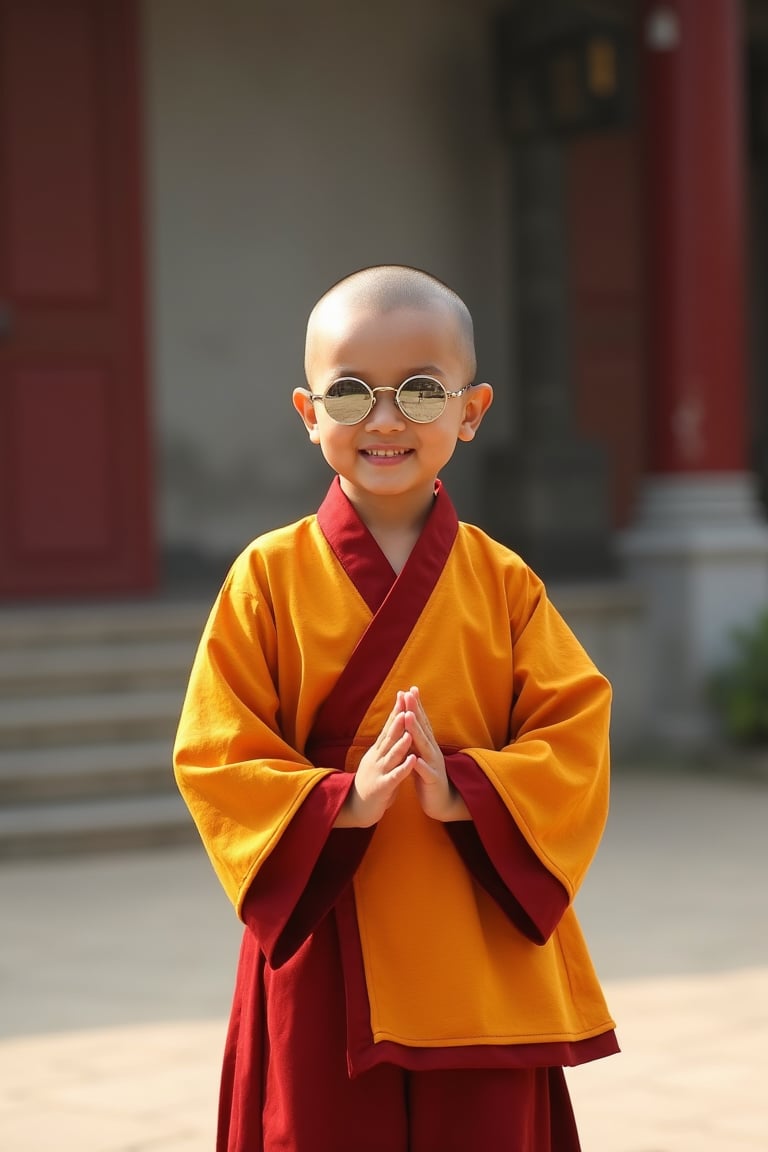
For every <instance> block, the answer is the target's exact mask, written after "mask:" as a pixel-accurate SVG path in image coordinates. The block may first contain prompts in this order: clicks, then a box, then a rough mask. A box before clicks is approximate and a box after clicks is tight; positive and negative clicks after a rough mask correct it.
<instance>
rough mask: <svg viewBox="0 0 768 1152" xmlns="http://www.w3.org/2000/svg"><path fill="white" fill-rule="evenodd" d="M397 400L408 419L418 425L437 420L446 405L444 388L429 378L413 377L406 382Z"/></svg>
mask: <svg viewBox="0 0 768 1152" xmlns="http://www.w3.org/2000/svg"><path fill="white" fill-rule="evenodd" d="M397 398H398V401H399V403H400V408H401V409H402V411H403V412H404V413H405V415H406V416H407V417H408V419H409V420H415V421H416V422H417V423H418V424H429V422H430V420H437V418H438V416H440V415H441V414H442V411H443V409H444V408H445V403H446V397H445V388H443V386H442V384H441V383H440V381H439V380H432V379H431V377H429V376H413V377H412V378H411V379H410V380H406V381H405V383H404V384H403V386H402V387H401V389H400V391H399V393H398V397H397Z"/></svg>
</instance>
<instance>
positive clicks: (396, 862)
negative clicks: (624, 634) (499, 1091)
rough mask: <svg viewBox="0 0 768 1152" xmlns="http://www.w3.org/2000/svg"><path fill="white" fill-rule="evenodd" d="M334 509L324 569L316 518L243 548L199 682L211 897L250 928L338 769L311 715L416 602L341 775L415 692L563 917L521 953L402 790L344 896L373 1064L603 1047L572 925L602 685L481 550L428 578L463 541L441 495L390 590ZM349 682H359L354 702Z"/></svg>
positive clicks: (182, 775) (202, 819)
mask: <svg viewBox="0 0 768 1152" xmlns="http://www.w3.org/2000/svg"><path fill="white" fill-rule="evenodd" d="M441 501H442V503H441ZM326 506H329V507H330V510H331V511H330V516H331V519H333V518H335V520H336V522H337V523H342V525H343V527H344V530H345V531H346V530H347V529H349V531H351V533H352V536H351V537H349V538H347V537H346V536H344V532H342V534H341V536H340V542H339V541H336V542H335V544H334V546H333V547H332V546H331V544H330V543H329V540H328V535H327V531H324V530H323V527H322V526H321V525H322V521H321V518H320V517H318V516H310V517H307V518H306V519H304V520H301V521H299V522H298V523H297V524H294V525H291V526H289V527H287V528H284V529H280V530H278V531H275V532H271V533H268V534H267V535H265V536H263V537H261V538H260V539H258V540H256V541H255V542H254V543H253V544H252V545H251V546H250V547H249V548H248V549H247V550H246V551H245V552H244V553H243V554H242V556H240V558H239V559H238V560H237V561H236V562H235V564H234V566H233V568H232V570H231V572H230V573H229V576H228V578H227V580H226V583H225V585H224V587H223V588H222V591H221V593H220V595H219V597H218V599H217V601H216V604H215V606H214V608H213V611H212V613H211V616H210V619H209V621H208V624H207V627H206V629H205V632H204V635H203V638H202V641H201V644H200V648H199V651H198V654H197V657H196V659H195V663H194V666H193V670H192V674H191V678H190V684H189V689H188V693H187V697H186V701H185V704H184V708H183V712H182V716H181V721H180V724H179V731H178V736H177V741H176V747H175V766H176V775H177V780H178V784H179V787H180V789H181V791H182V793H183V795H184V797H185V799H186V801H187V803H188V805H189V808H190V810H191V813H192V815H193V817H194V819H195V821H196V823H197V825H198V828H199V830H200V834H201V837H202V839H203V842H204V844H205V847H206V849H207V851H208V853H209V855H210V857H211V860H212V863H213V865H214V867H215V869H216V871H217V873H218V875H219V877H220V879H221V882H222V884H223V886H224V888H225V889H226V891H227V893H228V895H229V897H230V899H231V900H232V902H233V904H234V905H235V907H236V909H237V910H238V912H240V913H242V908H243V902H244V900H245V898H246V895H247V893H248V890H249V886H250V885H251V884H252V883H253V881H254V878H255V877H256V876H257V875H258V874H259V871H260V869H261V868H262V867H263V866H264V864H265V862H266V861H267V860H268V859H269V857H270V855H271V854H272V852H273V851H274V849H275V846H276V845H277V844H278V843H279V842H280V839H281V837H283V836H284V834H285V832H286V830H287V829H288V828H289V827H290V825H291V821H292V820H293V819H294V817H295V816H296V814H297V812H298V810H299V809H300V807H301V805H302V804H303V803H304V801H305V800H306V798H307V797H308V795H309V794H310V792H311V791H312V790H313V789H314V788H315V787H316V786H317V785H318V783H319V782H320V781H321V780H323V778H324V777H326V776H328V775H330V774H331V773H333V772H336V771H338V768H339V767H341V766H342V765H338V764H333V763H331V764H329V763H323V762H322V761H321V762H318V763H315V762H314V761H313V759H312V758H311V756H310V754H309V753H312V755H314V754H315V753H314V752H313V746H312V743H311V741H312V740H314V741H315V743H316V744H317V747H318V748H319V749H320V750H322V749H323V748H324V747H327V746H328V743H327V742H328V736H329V733H328V732H326V733H325V735H324V739H325V744H324V743H323V739H320V740H319V742H318V741H317V740H316V733H315V736H313V730H314V729H315V728H316V724H317V721H318V715H319V714H320V713H321V709H322V706H323V704H324V701H325V700H326V698H327V697H329V696H330V695H331V693H332V690H333V688H334V685H335V683H336V681H337V680H339V678H340V677H342V676H343V674H344V671H345V668H347V666H348V665H349V664H350V661H352V665H351V667H354V668H355V669H356V670H357V669H365V668H366V667H368V666H370V665H372V664H375V663H376V662H377V655H376V653H377V651H378V645H377V644H375V643H374V642H373V640H374V639H375V638H376V637H378V641H379V643H380V644H381V647H382V649H386V646H387V641H388V635H389V631H390V629H391V628H394V630H395V631H396V630H397V625H398V621H399V620H400V618H401V616H402V610H401V607H398V603H399V602H396V600H393V596H394V597H396V596H397V595H398V594H401V593H402V595H403V596H404V598H405V599H404V600H403V601H402V603H407V601H408V597H409V596H410V595H411V592H413V591H414V589H415V591H416V592H417V593H419V594H421V593H423V598H424V601H425V602H424V604H423V607H422V608H421V609H420V612H419V615H418V620H417V621H416V623H415V626H413V627H409V628H408V631H407V635H406V638H405V640H404V642H403V643H399V642H398V644H397V646H396V651H394V652H393V653H391V654H390V655H388V656H387V657H386V659H385V660H384V662H383V664H382V666H381V667H380V668H379V669H378V670H377V673H376V676H374V678H373V680H374V682H375V684H376V686H375V687H374V689H373V690H372V691H371V692H370V694H369V695H370V699H368V698H367V697H365V695H364V694H363V696H362V697H360V699H361V700H362V701H363V702H364V703H365V706H364V708H363V709H362V714H361V716H360V717H359V719H355V722H354V723H355V727H354V729H353V730H352V731H350V732H339V733H338V741H339V743H340V744H341V745H342V746H343V768H344V769H346V771H347V772H354V770H355V768H356V767H357V764H358V763H359V761H360V759H361V757H362V755H363V753H364V752H365V750H366V749H367V748H368V747H369V746H370V745H371V743H372V742H373V741H374V739H375V738H376V736H377V735H378V733H379V731H380V730H381V727H382V725H383V723H384V721H385V719H386V717H387V715H388V714H389V712H390V710H391V707H392V704H393V702H394V698H395V693H396V691H397V690H398V689H402V688H407V687H409V686H410V685H412V684H416V685H418V686H419V688H420V691H421V697H422V700H423V702H424V705H425V708H426V710H427V713H428V716H429V718H430V721H431V724H432V728H433V731H434V733H435V735H436V737H437V739H438V741H439V743H440V744H441V746H442V747H443V749H444V751H445V752H446V753H448V754H451V753H455V752H460V753H462V754H464V755H465V756H467V757H469V758H471V761H472V762H474V764H475V765H476V767H477V772H478V773H482V774H484V776H485V777H486V778H487V780H489V781H490V782H491V784H492V785H493V788H494V789H495V790H496V792H497V793H498V796H499V797H500V799H501V801H502V802H503V805H504V806H505V808H506V810H507V811H508V813H509V814H510V816H511V818H512V820H513V821H514V823H515V825H516V827H517V829H519V831H520V833H522V836H523V837H524V838H525V841H526V843H527V845H528V846H529V848H530V849H531V850H532V853H533V854H535V859H536V860H537V861H538V863H539V865H540V866H541V868H542V869H543V870H546V872H547V873H548V874H549V876H551V877H553V878H554V879H555V880H556V881H557V882H558V883H559V884H560V885H561V886H562V888H563V890H564V892H565V894H566V896H567V901H566V902H567V903H568V905H569V906H568V907H567V908H566V909H565V911H564V912H563V915H562V917H561V918H560V920H559V922H558V923H557V925H556V926H554V930H553V931H552V932H551V935H549V937H548V939H546V941H545V942H543V943H541V942H534V941H533V940H531V939H530V938H528V936H526V935H524V934H523V933H522V932H521V931H520V930H519V928H518V927H517V926H515V924H514V923H512V922H511V921H510V919H509V917H507V916H506V915H505V914H504V912H503V911H502V910H501V908H500V907H499V905H498V904H497V902H496V901H495V900H494V899H493V898H492V897H491V896H490V895H489V894H488V892H486V891H485V890H484V889H483V887H482V886H481V885H479V884H478V883H477V881H476V880H475V879H474V877H473V876H472V875H471V874H470V872H469V871H468V869H467V867H466V866H465V864H464V862H463V860H462V859H461V856H460V854H459V853H458V852H457V851H456V848H455V847H454V844H453V843H452V840H451V838H450V836H449V835H448V834H447V831H446V827H445V826H443V825H442V824H440V823H439V822H436V821H433V820H431V819H429V818H428V817H426V816H425V815H424V814H423V812H422V811H421V809H420V807H419V805H418V802H417V800H416V796H415V792H414V790H413V788H412V786H411V785H410V784H409V783H408V782H406V784H405V785H404V786H403V787H402V789H401V792H400V793H399V795H398V798H397V800H396V802H395V804H394V805H393V807H392V808H391V809H390V810H389V811H388V812H387V814H386V815H385V816H384V818H383V819H382V820H381V821H380V823H379V825H378V826H377V828H376V830H375V833H374V834H373V836H372V839H371V841H370V844H369V845H368V848H367V850H366V851H365V854H364V856H363V859H362V862H361V863H360V865H359V867H358V869H357V872H356V874H355V876H354V885H353V889H354V915H355V917H356V922H357V928H358V931H359V941H360V948H361V954H362V960H363V966H364V973H365V985H366V990H367V996H368V1002H369V1006H370V1028H371V1033H372V1037H373V1041H374V1044H381V1043H382V1042H391V1043H394V1044H397V1045H402V1046H405V1047H406V1048H408V1047H413V1048H419V1049H429V1048H440V1049H445V1048H461V1047H474V1046H477V1045H489V1046H504V1045H521V1044H545V1045H546V1044H552V1043H553V1042H554V1043H556V1042H571V1043H573V1042H576V1043H578V1042H580V1041H583V1040H586V1039H588V1038H590V1037H596V1036H600V1035H601V1034H604V1033H608V1032H610V1031H611V1030H612V1028H613V1021H612V1019H611V1017H610V1015H609V1013H608V1010H607V1007H606V1005H605V1002H604V999H603V996H602V992H601V990H600V987H599V983H598V981H597V978H596V976H595V973H594V970H593V967H592V964H591V961H590V958H589V955H588V952H587V949H586V946H585V944H584V941H583V938H582V935H581V932H580V929H579V926H578V924H577V921H576V917H575V914H574V912H573V909H572V907H570V902H571V901H572V900H573V897H574V896H575V894H576V892H577V891H578V888H579V886H580V884H581V882H582V880H583V878H584V875H585V873H586V871H587V868H588V866H589V864H590V861H591V859H592V857H593V855H594V853H595V850H596V848H597V846H598V843H599V840H600V836H601V833H602V830H603V826H604V822H605V819H606V815H607V806H608V774H609V754H608V728H609V711H610V688H609V685H608V683H607V681H606V680H605V678H604V677H603V676H601V675H600V673H599V672H598V671H597V670H596V668H595V667H594V665H593V664H592V662H591V661H590V659H589V657H588V656H587V654H586V653H585V652H584V650H583V649H582V647H581V646H580V645H579V643H578V642H577V641H576V639H575V638H574V636H573V634H572V633H571V631H570V630H569V628H568V627H567V626H566V624H565V623H564V621H563V620H562V618H561V617H560V615H559V614H558V612H557V611H556V610H555V608H554V607H553V605H552V604H551V602H550V601H549V599H548V597H547V594H546V591H545V588H544V586H543V585H542V582H541V581H540V580H539V579H538V578H537V576H536V575H535V574H534V573H533V572H532V571H531V570H530V569H529V568H528V567H527V566H526V565H525V563H524V562H523V561H522V560H521V559H520V557H518V556H517V555H516V554H515V553H513V552H511V551H509V550H508V549H506V548H505V547H503V546H502V545H500V544H499V543H497V542H495V541H493V540H492V539H490V538H489V537H488V536H487V535H485V534H484V533H483V532H482V531H480V530H479V529H478V528H475V527H472V526H471V525H468V524H463V523H457V522H456V523H455V525H454V527H453V529H452V533H453V534H452V535H451V537H450V542H449V543H448V545H447V546H446V549H445V553H446V554H445V557H444V558H443V557H442V555H441V556H440V559H439V564H438V566H437V567H438V570H437V571H435V572H434V573H433V574H432V575H429V572H428V569H429V564H430V545H431V536H432V535H433V534H436V535H439V531H438V528H435V525H438V526H439V525H442V526H443V528H444V527H445V526H446V524H449V523H450V521H451V517H452V516H453V519H454V521H455V514H454V513H453V510H452V507H451V505H450V502H449V501H448V498H447V495H446V494H445V492H440V493H439V495H438V498H437V500H436V507H435V510H434V511H433V513H432V516H431V517H430V520H429V521H428V523H427V525H426V527H425V529H424V533H423V537H422V540H421V541H420V542H419V545H417V549H415V550H414V556H412V558H411V560H409V562H408V564H407V565H406V566H405V568H404V569H403V571H402V573H401V574H400V576H399V577H398V578H397V579H395V577H394V574H393V573H392V572H391V570H390V571H389V575H388V577H385V576H383V575H382V565H384V566H386V561H385V560H384V558H383V557H382V556H380V554H379V559H378V560H377V557H376V555H375V552H376V551H377V550H376V546H375V544H374V543H373V542H372V539H371V538H368V542H367V543H365V530H364V529H362V527H361V526H360V525H359V522H357V526H356V518H355V516H354V513H353V511H352V510H351V506H348V505H347V504H346V501H345V498H344V497H343V495H342V494H341V492H340V490H339V489H338V485H337V484H335V485H334V486H333V488H332V491H331V493H330V494H329V497H328V499H327V501H326ZM324 507H325V506H324ZM321 511H322V510H321ZM326 520H328V514H327V515H326ZM348 521H349V522H350V523H348ZM433 521H434V524H433V523H432V522H433ZM355 533H357V536H356V535H355ZM361 540H363V543H364V547H362V549H361V548H360V547H359V545H360V541H361ZM417 552H418V555H416V553H417ZM361 554H363V555H364V556H367V561H366V562H367V563H368V565H369V567H370V568H371V570H375V579H374V583H375V582H376V581H379V583H380V582H381V580H382V579H386V580H388V581H391V582H392V589H391V592H390V593H389V594H388V595H387V596H386V597H385V598H384V601H383V603H382V604H381V605H380V606H379V607H378V608H377V609H376V610H375V611H374V610H372V608H371V606H370V600H371V597H370V596H368V597H367V598H366V596H365V595H364V594H363V592H361V588H362V587H363V586H364V585H365V582H366V580H368V577H369V575H370V573H369V572H367V570H365V563H363V569H364V570H363V571H362V572H361V571H359V570H358V567H359V563H358V562H359V558H360V555H361ZM424 565H426V567H425V566H424ZM356 566H357V567H356ZM433 567H434V565H433ZM425 573H426V575H425ZM379 600H381V595H380V596H379ZM377 628H378V631H376V629H377ZM358 646H360V647H359V648H358ZM356 650H357V652H356ZM355 660H357V661H358V663H357V665H355V664H354V661H355ZM361 678H364V676H363V677H361V676H356V677H355V678H351V679H350V683H349V691H350V698H352V697H354V695H355V692H356V690H357V688H358V686H359V681H360V679H361ZM342 682H343V681H342ZM352 711H353V712H354V709H352ZM330 735H331V736H333V733H330ZM308 745H309V748H308Z"/></svg>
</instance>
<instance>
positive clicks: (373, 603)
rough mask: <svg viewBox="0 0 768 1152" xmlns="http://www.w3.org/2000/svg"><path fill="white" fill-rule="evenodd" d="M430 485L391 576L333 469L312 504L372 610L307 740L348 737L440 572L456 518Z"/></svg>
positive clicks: (312, 742)
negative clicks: (426, 503) (407, 550)
mask: <svg viewBox="0 0 768 1152" xmlns="http://www.w3.org/2000/svg"><path fill="white" fill-rule="evenodd" d="M435 493H436V495H435V501H434V504H433V506H432V509H431V511H430V514H429V517H428V518H427V521H426V523H425V525H424V528H423V529H422V532H421V535H420V536H419V539H418V540H417V542H416V544H415V546H414V548H413V551H412V552H411V555H410V556H409V557H408V561H407V562H406V564H405V566H404V568H403V570H402V572H401V573H400V575H399V576H397V577H396V576H395V574H394V572H393V570H392V567H391V565H390V564H389V561H388V560H387V558H386V557H385V556H384V554H383V552H382V551H381V549H380V548H379V546H378V544H377V543H376V541H375V540H374V538H373V536H372V535H371V533H370V532H369V531H368V529H367V528H366V526H365V525H364V524H363V522H362V520H361V519H360V517H359V516H358V515H357V512H356V511H355V509H354V507H353V506H352V504H351V503H350V501H349V500H348V499H347V497H346V496H345V495H344V493H343V492H342V490H341V486H340V484H339V479H338V477H336V478H335V479H334V481H333V483H332V485H331V488H330V490H329V492H328V495H327V496H326V498H325V500H324V501H323V503H322V505H321V506H320V508H319V510H318V514H317V519H318V523H319V525H320V528H321V530H322V532H323V535H324V536H325V538H326V540H327V541H328V543H329V545H330V547H331V549H332V550H333V552H334V553H335V555H336V557H337V559H338V560H339V563H340V564H341V565H342V567H343V568H344V570H345V572H346V573H347V575H348V576H349V578H350V580H351V581H352V583H353V584H354V586H355V588H357V590H358V592H359V593H360V595H361V596H362V597H363V599H364V600H365V602H366V604H367V605H368V607H369V608H370V610H371V612H372V613H373V617H372V619H371V622H370V624H369V625H368V627H367V628H366V630H365V632H364V633H363V635H362V636H361V637H360V640H359V641H358V643H357V646H356V648H355V650H354V652H353V653H352V656H351V657H350V659H349V661H348V662H347V665H346V667H345V668H344V671H343V672H342V673H341V675H340V676H339V679H338V680H337V681H336V684H335V685H334V687H333V688H332V690H331V692H330V694H329V695H328V697H327V698H326V700H325V701H324V703H323V704H322V706H321V708H320V710H319V712H318V714H317V717H316V720H315V723H314V726H313V728H312V733H311V736H310V740H309V744H310V745H312V746H314V747H318V746H319V745H325V744H334V745H339V744H340V742H341V741H342V739H343V738H344V737H348V738H349V741H351V739H352V737H354V735H355V733H356V732H357V730H358V728H359V727H360V724H361V722H362V720H363V717H364V716H365V714H366V712H367V711H368V708H369V707H370V705H371V702H372V701H373V699H374V697H375V696H376V693H377V692H378V691H379V689H380V688H381V685H382V684H383V682H384V680H385V679H386V676H387V674H388V672H389V670H390V668H391V667H392V664H393V663H394V661H395V660H396V658H397V656H398V655H399V653H400V652H401V651H402V649H403V646H404V645H405V643H406V642H407V640H408V637H409V636H410V634H411V632H412V631H413V629H414V627H415V625H416V622H417V620H418V619H419V616H420V615H421V613H422V611H423V610H424V607H425V605H426V603H427V601H428V599H429V597H430V596H431V594H432V591H433V589H434V587H435V584H436V583H437V581H438V579H439V578H440V574H441V572H442V571H443V568H444V566H445V562H446V560H447V559H448V555H449V553H450V551H451V548H452V547H453V542H454V540H455V539H456V533H457V532H458V526H459V522H458V518H457V516H456V510H455V509H454V507H453V504H452V503H451V500H450V497H449V496H448V493H447V492H446V491H445V489H444V488H443V486H442V484H441V483H440V481H439V480H438V481H437V484H436V489H435Z"/></svg>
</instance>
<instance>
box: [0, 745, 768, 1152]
mask: <svg viewBox="0 0 768 1152" xmlns="http://www.w3.org/2000/svg"><path fill="white" fill-rule="evenodd" d="M767 832H768V779H765V778H763V779H759V778H749V777H746V776H743V775H734V774H733V773H730V772H729V769H728V766H727V765H726V766H721V767H720V768H719V769H718V771H717V772H715V771H714V770H711V771H710V772H709V773H707V774H701V773H699V774H694V773H688V774H685V773H680V772H677V771H668V772H665V771H662V770H661V769H655V770H653V771H645V772H638V771H636V772H629V771H626V770H625V771H623V772H621V771H619V772H617V773H616V776H615V782H614V796H613V806H612V814H611V820H610V822H609V827H608V830H607V832H606V836H605V839H604V841H603V845H602V847H601V850H600V853H599V855H598V858H597V860H596V862H595V864H594V865H593V868H592V871H591V873H590V875H589V878H588V880H587V883H586V885H585V888H584V890H583V892H582V893H581V894H580V897H579V905H578V906H579V912H580V916H581V920H582V924H583V926H584V928H585V931H586V934H587V937H588V939H589V941H590V944H591V948H592V953H593V957H594V959H595V962H596V965H597V968H598V971H599V972H600V974H601V977H602V978H603V982H604V985H605V988H606V991H607V993H608V998H609V1002H610V1005H611V1008H612V1010H613V1013H614V1015H615V1017H616V1019H617V1021H618V1032H619V1039H620V1042H621V1045H622V1049H623V1052H622V1054H621V1055H620V1056H616V1057H612V1058H611V1059H609V1060H604V1061H599V1062H597V1063H596V1064H592V1065H588V1066H586V1067H583V1068H578V1069H572V1070H570V1071H569V1073H568V1078H569V1083H570V1086H571V1091H572V1094H573V1098H574V1104H575V1108H576V1111H577V1116H578V1118H579V1126H580V1129H581V1133H582V1142H583V1146H584V1152H758V1150H760V1152H765V1150H766V1149H767V1148H768V1102H767V1095H768V1094H766V1092H765V1089H764V1084H763V1081H764V1079H765V1068H766V1052H768V885H766V877H767V876H768V868H767V867H766V866H767V865H768V847H767V845H768V836H767V835H766V833H767ZM0 925H1V927H0V1150H2V1152H43V1150H48V1149H50V1148H56V1150H57V1152H212V1148H213V1130H214V1122H215V1108H216V1093H217V1087H218V1085H217V1081H218V1072H219V1060H220V1053H221V1046H222V1042H223V1036H224V1028H225V1020H226V1013H227V1010H228V1006H229V997H230V993H231V988H232V980H233V975H234V968H235V962H236V954H237V947H238V941H239V935H240V932H239V927H238V925H237V922H236V921H235V919H234V916H233V915H232V913H231V912H230V910H229V908H228V906H227V904H226V901H225V899H224V897H223V895H222V894H221V892H220V891H219V889H218V886H217V882H216V880H215V878H214V877H213V874H212V872H211V870H210V867H209V865H208V862H207V860H206V859H205V857H204V854H203V852H202V849H194V848H193V849H189V848H183V849H181V848H179V849H173V850H171V849H169V850H168V851H165V852H162V851H155V852H151V853H150V852H147V853H141V854H136V855H131V856H128V855H99V856H85V857H80V858H68V859H59V860H50V861H36V862H30V863H25V864H20V863H13V864H5V865H3V866H2V867H0ZM361 1152H364V1149H361ZM468 1152H482V1150H481V1149H472V1150H468Z"/></svg>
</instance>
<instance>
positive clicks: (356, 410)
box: [325, 380, 371, 424]
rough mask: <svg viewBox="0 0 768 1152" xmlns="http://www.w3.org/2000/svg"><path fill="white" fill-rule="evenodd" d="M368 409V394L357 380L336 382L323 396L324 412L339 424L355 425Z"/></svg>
mask: <svg viewBox="0 0 768 1152" xmlns="http://www.w3.org/2000/svg"><path fill="white" fill-rule="evenodd" d="M370 409H371V396H370V393H369V392H368V390H367V388H366V387H365V385H364V384H362V383H361V382H360V381H359V380H336V381H334V383H333V384H331V386H330V388H329V389H328V391H327V392H326V394H325V410H326V412H327V413H328V415H329V416H330V417H331V418H332V419H333V420H336V421H338V423H339V424H357V423H358V421H360V420H362V419H363V417H364V416H367V415H368V412H369V411H370Z"/></svg>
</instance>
